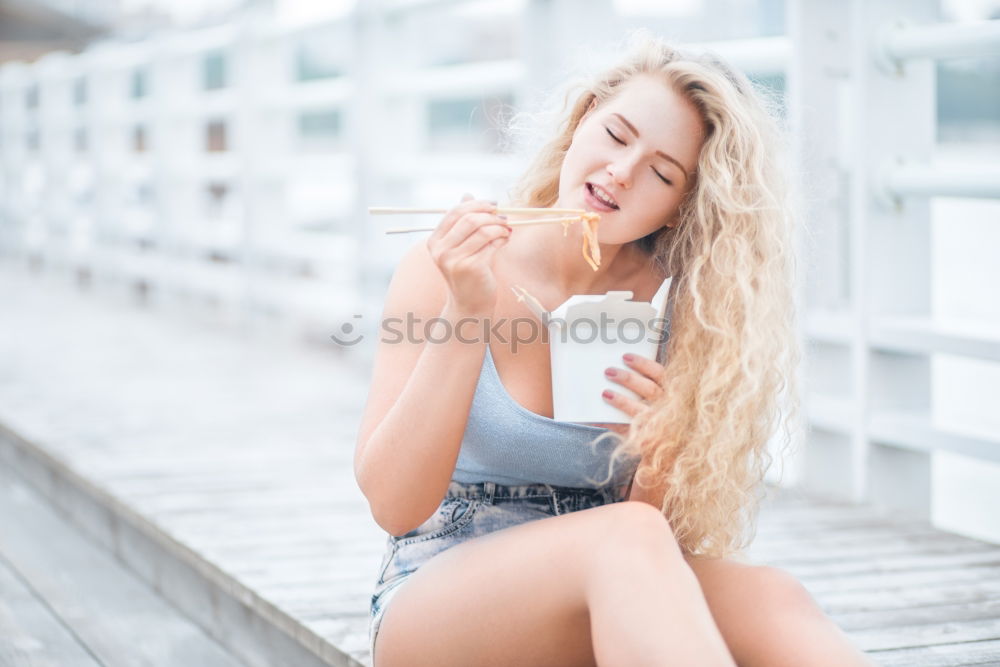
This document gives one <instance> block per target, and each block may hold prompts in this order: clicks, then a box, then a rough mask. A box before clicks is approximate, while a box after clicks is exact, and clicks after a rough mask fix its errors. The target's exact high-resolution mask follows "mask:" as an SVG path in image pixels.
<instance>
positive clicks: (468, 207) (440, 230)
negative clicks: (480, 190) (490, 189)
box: [427, 193, 497, 246]
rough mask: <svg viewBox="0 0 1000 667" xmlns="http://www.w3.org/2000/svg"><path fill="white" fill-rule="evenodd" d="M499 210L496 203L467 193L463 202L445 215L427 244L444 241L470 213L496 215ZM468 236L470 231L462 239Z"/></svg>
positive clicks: (463, 196)
mask: <svg viewBox="0 0 1000 667" xmlns="http://www.w3.org/2000/svg"><path fill="white" fill-rule="evenodd" d="M496 210H497V205H496V203H495V202H489V201H484V200H482V199H473V198H472V195H470V194H469V193H465V194H464V195H462V201H461V203H459V204H458V205H457V206H455V207H454V208H452V209H451V210H450V211H448V212H447V213H445V214H444V217H443V218H441V221H440V222H439V223H438V225H437V227H436V228H435V229H434V231H433V232H431V235H430V236H429V237H428V238H427V244H428V245H430V246H433V245H434V244H436V243H437V242H438V241H439V240H441V239H443V238H444V237H445V236H446V235H447V234H448V233H450V232H451V231H452V229H453V228H454V227H455V225H456V224H458V223H459V221H460V220H462V216H464V215H465V214H466V213H469V212H470V211H482V212H488V213H495V212H496ZM465 236H468V231H467V232H466V234H464V235H462V237H461V238H463V239H464V238H465Z"/></svg>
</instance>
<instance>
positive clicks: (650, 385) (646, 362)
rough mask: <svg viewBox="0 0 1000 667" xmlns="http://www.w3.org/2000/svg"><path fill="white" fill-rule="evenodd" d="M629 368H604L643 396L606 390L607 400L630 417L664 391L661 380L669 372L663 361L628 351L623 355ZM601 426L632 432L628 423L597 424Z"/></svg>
mask: <svg viewBox="0 0 1000 667" xmlns="http://www.w3.org/2000/svg"><path fill="white" fill-rule="evenodd" d="M622 361H623V362H624V364H625V366H626V368H624V369H623V368H616V367H613V366H612V367H610V368H608V369H606V370H605V371H604V376H605V377H606V378H608V379H609V380H611V381H612V382H617V383H618V384H620V385H622V386H623V387H626V388H627V389H631V390H632V391H634V392H635V393H636V394H638V395H639V396H640V397H641V400H636V399H634V398H632V396H631V395H628V394H626V393H624V392H620V391H612V390H610V389H608V390H605V392H604V400H605V401H606V402H607V403H610V404H611V405H613V406H615V407H616V408H618V409H619V410H621V411H622V412H624V413H625V414H627V415H628V416H629V417H635V416H636V415H637V414H639V413H640V412H641V411H643V410H645V409H646V406H647V404H648V403H649V402H650V401H653V400H655V399H657V398H659V397H660V396H661V395H662V394H663V388H662V387H661V386H660V380H661V379H662V378H663V374H664V373H665V372H666V367H665V366H663V364H660V363H657V362H656V361H654V360H653V359H650V358H649V357H644V356H642V355H641V354H626V355H624V356H623V357H622ZM595 426H599V427H601V428H607V429H610V430H612V431H614V432H615V433H618V434H619V435H626V434H627V433H628V429H629V425H628V424H595Z"/></svg>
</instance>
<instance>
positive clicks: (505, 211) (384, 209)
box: [368, 206, 587, 215]
mask: <svg viewBox="0 0 1000 667" xmlns="http://www.w3.org/2000/svg"><path fill="white" fill-rule="evenodd" d="M450 210H451V209H448V208H394V207H391V206H369V207H368V212H369V213H370V214H372V215H387V214H393V213H447V212H448V211H450ZM586 212H587V210H586V209H582V208H498V209H497V214H499V215H524V214H529V213H530V214H533V215H546V214H556V213H559V214H566V213H573V214H579V213H586Z"/></svg>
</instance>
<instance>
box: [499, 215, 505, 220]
mask: <svg viewBox="0 0 1000 667" xmlns="http://www.w3.org/2000/svg"><path fill="white" fill-rule="evenodd" d="M497 217H498V218H500V219H501V220H506V219H507V216H506V215H498V216H497Z"/></svg>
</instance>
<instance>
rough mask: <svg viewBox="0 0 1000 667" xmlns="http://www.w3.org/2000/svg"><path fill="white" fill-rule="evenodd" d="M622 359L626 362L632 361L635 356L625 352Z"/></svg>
mask: <svg viewBox="0 0 1000 667" xmlns="http://www.w3.org/2000/svg"><path fill="white" fill-rule="evenodd" d="M622 359H624V360H625V361H627V362H628V363H632V362H633V361H635V357H634V356H633V355H631V354H626V355H624V356H622Z"/></svg>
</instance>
